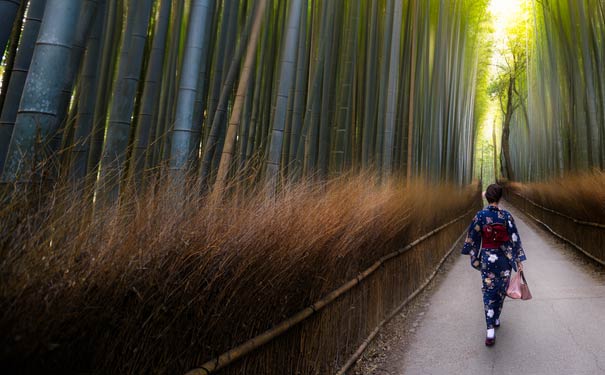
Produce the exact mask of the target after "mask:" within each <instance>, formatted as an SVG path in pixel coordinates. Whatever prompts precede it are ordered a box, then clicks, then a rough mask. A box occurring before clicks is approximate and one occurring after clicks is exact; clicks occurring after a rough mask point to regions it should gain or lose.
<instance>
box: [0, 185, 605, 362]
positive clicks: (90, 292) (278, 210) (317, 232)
mask: <svg viewBox="0 0 605 375" xmlns="http://www.w3.org/2000/svg"><path fill="white" fill-rule="evenodd" d="M170 186H171V185H170V184H168V183H159V184H156V185H155V186H153V187H151V188H150V189H148V190H147V193H145V194H142V195H139V196H138V197H137V196H131V197H129V198H124V199H123V200H122V201H121V203H120V205H119V206H113V207H108V208H98V207H97V208H95V209H94V210H93V207H92V204H91V203H86V202H83V200H82V199H81V197H80V195H79V193H77V192H74V191H71V190H69V189H59V188H57V189H55V190H54V191H53V192H52V193H49V194H47V195H46V196H45V198H44V199H43V200H42V201H40V200H38V199H36V200H33V199H31V198H28V196H23V197H17V198H16V199H14V200H13V202H12V203H11V204H10V205H8V206H5V207H4V208H3V209H2V211H1V212H0V220H1V221H0V225H1V227H0V233H1V235H2V238H1V240H0V246H1V247H0V256H1V258H0V259H1V263H0V311H1V312H0V314H1V320H0V332H1V334H0V337H1V339H0V340H1V345H2V349H1V352H0V362H1V363H0V366H2V368H3V369H5V370H7V371H8V372H9V373H11V372H14V373H39V372H40V371H44V372H47V373H48V372H51V373H52V372H59V371H60V372H61V373H83V372H86V373H99V374H100V373H105V374H108V373H116V374H117V373H120V374H124V373H131V374H142V373H167V374H178V373H184V372H185V371H186V370H188V369H190V368H191V367H193V366H195V365H198V364H200V363H203V362H204V361H206V360H208V359H210V358H212V357H214V356H216V355H218V354H220V353H222V352H224V351H226V350H228V349H230V348H232V347H234V346H235V345H237V344H240V343H242V342H244V341H246V340H247V339H249V338H251V337H253V336H255V335H257V334H259V333H261V332H263V331H265V330H267V329H269V328H270V327H272V326H273V325H275V324H276V323H279V322H280V321H282V320H284V319H285V318H287V317H289V316H291V315H292V314H294V313H295V312H297V311H299V310H301V309H302V308H304V307H306V306H308V305H310V304H311V303H313V302H315V301H316V300H318V299H319V298H321V297H323V296H325V295H326V294H327V293H328V292H330V291H332V290H334V289H336V288H337V287H339V286H340V285H342V284H343V283H344V282H346V281H348V280H350V279H351V278H353V277H354V276H356V275H357V274H358V273H359V272H360V271H362V270H364V269H365V268H367V267H369V266H370V265H371V264H372V263H374V262H375V261H376V260H378V259H379V258H380V257H381V256H383V255H385V254H387V253H390V252H392V251H394V250H396V249H398V248H400V247H402V246H404V245H405V244H406V243H409V242H411V241H412V240H414V239H416V238H417V237H419V236H420V235H422V234H424V233H426V232H428V231H430V230H432V229H434V228H435V227H437V226H439V225H441V224H444V223H446V222H447V221H449V220H451V219H453V218H456V217H458V216H460V215H461V214H463V213H465V212H467V211H468V210H470V209H472V208H475V207H476V202H477V199H476V197H477V196H478V194H477V192H476V189H475V188H466V189H460V188H456V187H452V186H428V185H424V184H421V183H416V184H412V185H411V186H409V187H403V186H400V185H398V184H397V183H396V182H394V181H389V182H386V183H385V182H382V183H378V182H377V181H375V180H373V179H372V178H369V177H368V176H348V177H343V178H339V179H335V180H333V181H331V182H328V183H325V184H313V183H301V184H298V185H295V186H290V187H287V188H285V189H284V190H283V192H282V193H280V194H279V195H278V196H276V197H274V198H267V197H268V194H267V193H266V192H265V191H262V190H258V191H256V192H254V193H250V194H246V195H241V194H240V195H235V196H234V197H233V198H229V199H227V200H225V201H221V202H216V201H214V202H210V201H207V200H204V199H203V198H200V197H199V196H198V195H197V194H194V193H193V192H192V191H194V190H193V189H191V190H189V189H172V188H170ZM601 186H603V185H601Z"/></svg>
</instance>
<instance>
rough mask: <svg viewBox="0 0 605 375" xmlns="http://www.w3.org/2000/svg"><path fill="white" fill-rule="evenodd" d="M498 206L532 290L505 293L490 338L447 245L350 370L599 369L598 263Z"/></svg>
mask: <svg viewBox="0 0 605 375" xmlns="http://www.w3.org/2000/svg"><path fill="white" fill-rule="evenodd" d="M505 208H506V209H509V210H510V211H511V213H512V214H513V216H515V218H516V221H517V225H518V228H519V231H520V235H521V239H522V240H523V244H524V248H525V249H526V252H527V256H528V260H527V262H525V270H526V273H527V279H528V283H529V285H530V289H531V291H532V294H533V296H534V298H533V300H531V301H516V300H511V299H507V300H506V301H505V304H504V309H503V313H502V318H501V320H502V326H501V327H500V328H499V329H498V330H497V332H496V337H497V339H496V345H495V346H494V347H491V348H487V347H486V346H485V345H484V343H483V341H484V338H485V323H484V315H483V306H482V298H481V290H480V287H481V281H480V275H479V273H478V272H477V271H475V270H474V269H472V268H471V267H470V265H469V260H468V257H467V256H460V255H459V251H455V252H454V253H453V254H452V256H451V257H450V260H449V261H448V263H447V264H446V266H445V269H444V270H443V272H442V273H441V275H440V276H439V277H437V278H436V279H435V280H434V282H433V283H432V285H431V286H430V287H429V288H428V289H427V291H425V292H424V293H423V294H422V295H421V296H419V298H418V299H417V300H416V301H415V302H414V304H413V306H410V307H409V308H408V309H406V310H404V311H403V312H402V313H401V314H400V315H398V316H397V317H396V318H395V319H394V320H393V321H391V322H390V323H389V324H388V325H387V326H385V328H384V329H383V332H382V334H381V335H380V337H379V338H378V339H377V340H376V341H375V342H374V344H373V345H372V346H371V347H370V348H369V349H368V350H367V351H366V353H365V354H364V358H363V360H362V361H361V362H360V363H358V365H357V368H356V369H355V370H354V371H351V373H354V374H374V375H385V374H391V375H399V374H406V375H407V374H410V375H413V374H431V375H433V374H434V375H436V374H471V375H472V374H482V375H483V374H535V375H538V374H577V375H580V374H582V375H583V374H586V375H588V374H605V324H603V314H604V313H605V271H604V270H603V268H602V267H599V266H597V265H595V263H592V262H591V261H589V260H587V259H586V258H585V257H584V256H582V255H581V254H579V253H577V252H576V251H574V249H572V248H571V247H569V246H567V245H566V244H564V243H563V242H561V241H560V240H558V239H556V238H554V237H553V236H552V235H550V233H548V232H546V231H545V230H543V229H542V228H541V227H539V226H538V225H537V224H535V223H534V222H533V221H531V219H530V218H528V217H527V216H526V215H524V214H522V213H521V212H519V210H516V209H514V208H511V207H510V205H505Z"/></svg>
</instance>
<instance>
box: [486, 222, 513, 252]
mask: <svg viewBox="0 0 605 375" xmlns="http://www.w3.org/2000/svg"><path fill="white" fill-rule="evenodd" d="M481 240H482V242H481V247H483V248H485V249H499V248H500V246H502V244H504V243H505V242H508V241H509V240H510V236H509V235H508V230H507V229H506V226H505V225H504V224H486V225H484V226H483V230H482V231H481Z"/></svg>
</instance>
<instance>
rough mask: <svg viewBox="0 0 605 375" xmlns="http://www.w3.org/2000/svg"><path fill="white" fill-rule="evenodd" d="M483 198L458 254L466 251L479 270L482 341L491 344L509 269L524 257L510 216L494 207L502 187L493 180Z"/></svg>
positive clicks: (521, 265)
mask: <svg viewBox="0 0 605 375" xmlns="http://www.w3.org/2000/svg"><path fill="white" fill-rule="evenodd" d="M485 198H486V199H487V202H488V203H489V205H488V206H487V207H486V208H485V209H483V210H481V211H479V212H477V215H475V217H474V219H473V222H472V223H471V225H470V227H469V228H468V236H467V237H466V241H465V243H464V248H463V249H462V254H468V255H470V258H471V266H472V267H473V268H475V269H477V270H479V271H481V278H482V279H483V285H482V288H481V290H482V291H483V305H484V308H485V321H486V323H487V336H486V338H485V345H487V346H491V345H494V343H495V342H496V332H495V329H494V328H497V327H499V326H500V313H501V312H502V304H503V303H504V298H505V297H506V288H507V286H508V280H509V278H510V273H511V269H514V270H517V268H518V269H519V271H522V270H523V264H522V263H521V262H522V261H524V260H525V259H526V258H525V253H524V251H523V247H522V246H521V238H519V233H518V232H517V227H516V226H515V220H514V219H513V216H512V215H511V214H510V213H509V212H507V211H505V210H501V209H500V208H499V207H498V203H499V202H500V198H502V187H501V186H499V185H496V184H492V185H490V186H488V188H487V190H486V191H485Z"/></svg>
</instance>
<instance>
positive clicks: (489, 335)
mask: <svg viewBox="0 0 605 375" xmlns="http://www.w3.org/2000/svg"><path fill="white" fill-rule="evenodd" d="M494 337H496V330H495V329H493V328H490V329H488V330H487V338H488V339H493V338H494Z"/></svg>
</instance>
